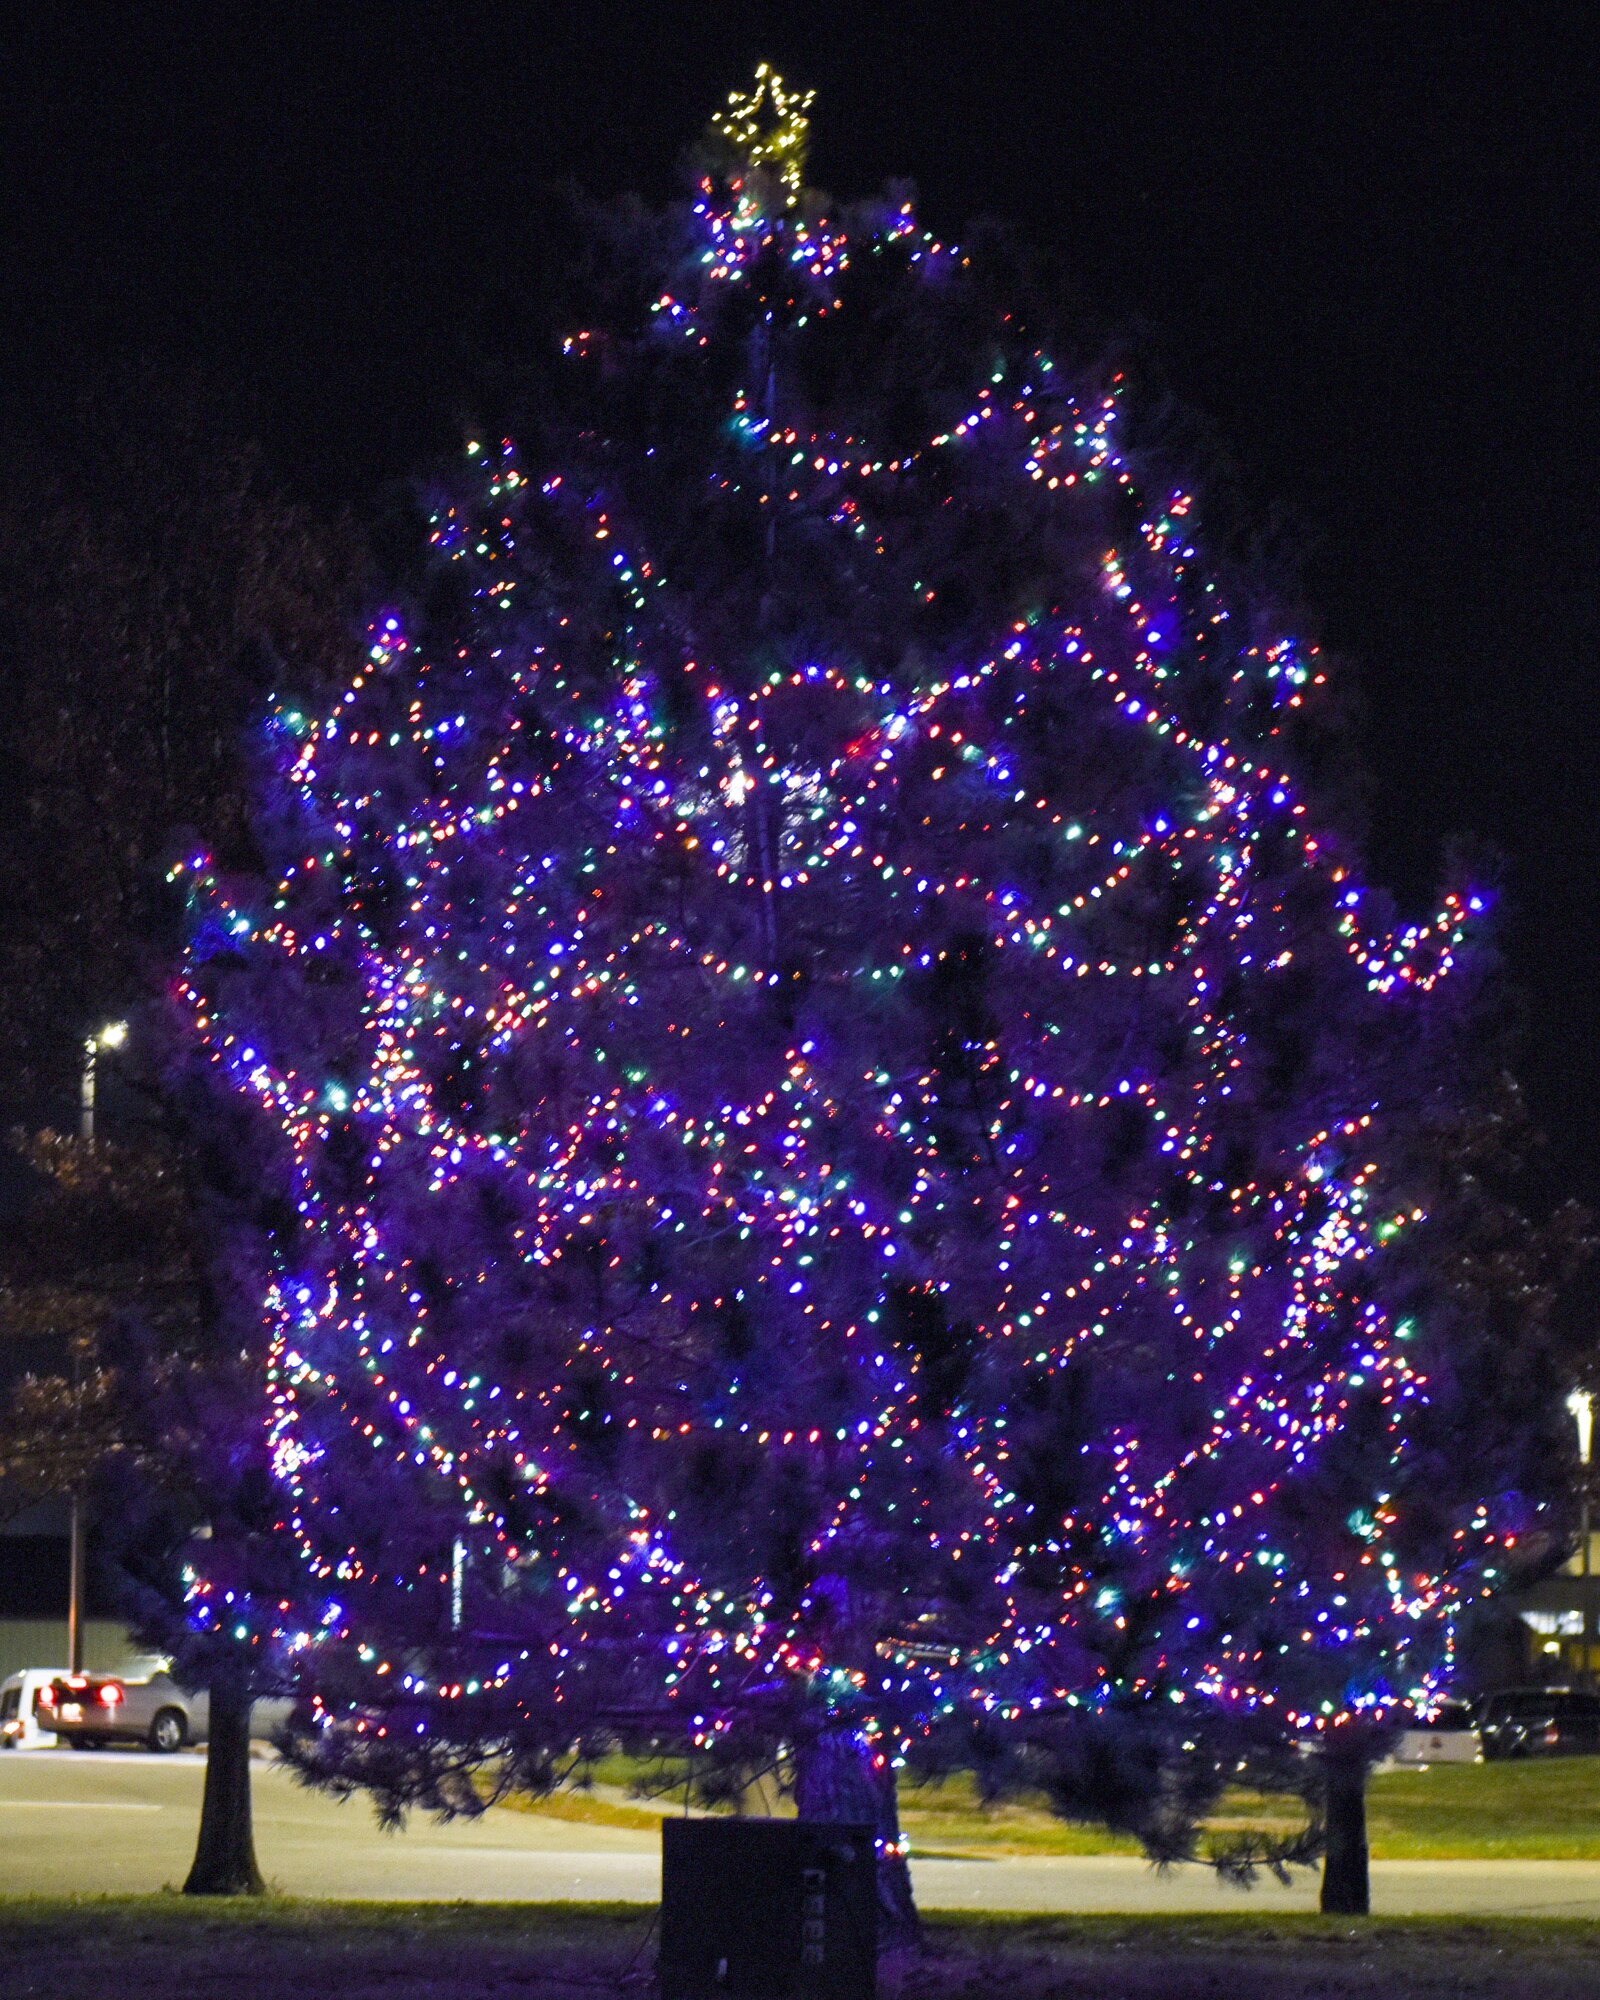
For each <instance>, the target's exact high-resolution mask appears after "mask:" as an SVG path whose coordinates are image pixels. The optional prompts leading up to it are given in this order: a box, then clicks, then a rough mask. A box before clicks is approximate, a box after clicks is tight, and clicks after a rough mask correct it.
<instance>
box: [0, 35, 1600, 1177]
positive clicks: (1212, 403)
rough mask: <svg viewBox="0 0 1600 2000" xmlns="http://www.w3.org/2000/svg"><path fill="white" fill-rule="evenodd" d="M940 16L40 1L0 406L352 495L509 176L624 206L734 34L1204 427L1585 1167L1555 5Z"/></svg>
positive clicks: (397, 473)
mask: <svg viewBox="0 0 1600 2000" xmlns="http://www.w3.org/2000/svg"><path fill="white" fill-rule="evenodd" d="M945 11H946V12H947V13H948V14H949V16H951V17H952V24H950V25H945V24H944V15H943V14H942V13H941V11H940V10H938V9H936V8H934V7H931V6H920V5H898V4H897V5H882V6H869V5H856V6H851V7H844V6H837V5H811V6H793V7H762V6H759V5H747V6H739V7H722V6H717V5H706V6H700V7H685V6H678V5H655V6H652V5H648V4H645V0H638V4H635V5H632V6H618V5H608V4H591V5H588V6H552V5H539V4H534V0H522V3H521V4H515V0H471V4H464V3H458V4H454V5H448V6H445V5H434V4H408V3H407V0H391V4H377V0H373V3H372V4H367V5H360V6H356V5H344V6H341V5H339V4H336V0H329V4H327V5H325V6H322V7H319V8H315V9H313V8H302V7H300V6H298V5H295V4H283V5H274V6H260V7H248V6H247V7H232V8H226V9H222V8H217V9H209V8H206V7H203V6H202V7H189V8H179V7H175V6H164V7H160V8H156V7H149V8H145V7H138V6H133V7H123V8H117V9H96V8H94V7H88V8H83V9H64V8H63V9H51V10H39V11H38V12H37V13H36V14H35V15H34V16H33V17H32V26H31V27H28V28H24V29H19V30H17V31H16V32H14V33H10V34H8V35H7V36H6V37H5V40H4V45H3V46H0V59H3V70H4V82H3V84H0V90H3V92H4V96H5V102H4V104H3V107H0V108H3V113H4V116H3V123H0V148H3V158H0V201H3V202H4V206H5V219H6V232H7V242H6V245H5V267H4V268H5V273H6V295H5V296H4V298H0V371H3V383H0V394H3V397H4V404H3V406H0V422H3V423H5V424H8V425H18V424H20V425H23V426H26V427H30V428H34V429H37V427H38V426H39V425H40V424H41V423H44V424H48V422H49V416H50V411H51V409H52V407H54V406H55V405H56V403H57V401H58V399H59V398H60V397H62V396H63V395H65V394H68V393H70V390H71V386H72V382H73V379H74V377H75V375H76V374H78V373H79V372H81V370H82V369H83V368H84V367H85V365H86V364H87V363H90V362H93V361H96V360H98V359H100V358H102V357H104V356H105V355H107V354H110V353H116V352H123V351H129V350H143V351H146V352H150V353H154V354H156V355H157V356H159V357H160V358H162V359H163V360H173V361H182V362H186V363H187V362H198V363H199V364H200V366H201V367H202V368H203V369H204V370H206V371H209V372H211V373H213V374H214V375H216V376H218V377H219V378H220V377H225V378H226V379H227V380H228V381H229V383H230V384H231V385H233V387H234V388H235V389H236V390H237V391H238V393H239V395H240V397H241V398H242V399H243V401H244V403H245V405H246V407H247V408H248V410H249V412H250V420H251V422H252V423H253V424H254V425H255V427H256V428H257V429H258V431H259V432H260V433H261V435H262V436H263V437H264V439H265V441H266V442H267V444H268V446H269V448H270V450H271V452H272V454H273V458H274V461H275V463H276V465H277V466H278V468H279V470H280V471H281V472H282V474H283V475H284V477H285V478H286V479H287V480H288V481H289V483H290V484H291V485H292V486H293V487H294V488H295V489H297V490H298V491H300V492H302V493H303V494H305V495H306V496H307V497H308V498H310V499H312V500H314V501H316V502H318V503H319V504H326V503H328V502H336V503H344V502H349V503H351V504H354V505H356V506H358V507H359V506H362V505H363V504H366V503H368V502H370V501H371V500H372V498H373V497H374V496H375V495H376V494H377V493H379V492H380V491H381V489H382V488H383V486H384V485H385V483H386V482H389V481H392V480H395V479H397V478H400V477H403V476H404V475H406V474H407V473H409V472H412V471H415V470H417V469H419V468H420V467H423V466H425V465H426V464H427V463H428V462H429V461H430V460H431V459H433V458H434V457H436V456H437V455H438V454H439V453H441V452H443V451H446V450H449V449H451V448H453V447H454V445H455V444H456V443H457V441H458V439H459V428H458V425H459V421H460V420H461V419H462V417H463V416H464V415H465V414H467V409H468V405H467V403H466V401H465V400H464V398H465V395H466V388H465V385H468V384H470V383H471V382H472V381H473V380H474V372H475V369H476V368H477V367H478V366H479V364H480V362H481V359H482V357H483V356H484V355H486V354H488V353H490V352H498V353H504V352H506V351H508V350H511V351H514V350H515V347H516V344H517V339H518V327H517V324H516V306H515V301H516V300H517V299H518V297H519V295H525V294H526V292H527V288H528V283H529V280H530V277H533V276H536V274H530V272H529V270H528V268H527V267H528V262H529V260H530V259H532V258H534V257H536V255H537V254H538V245H539V242H540V229H539V224H540V219H541V217H542V216H543V215H545V214H546V213H547V212H548V206H549V197H548V190H549V188H550V186H551V184H552V183H553V182H554V181H556V180H557V179H559V178H562V177H571V178H573V179H575V180H577V181H578V182H579V183H581V184H582V185H583V186H585V187H587V188H589V189H591V190H592V191H594V192H596V193H602V194H603V193H609V192H616V191H620V190H623V189H627V188H635V189H637V190H639V191H640V192H641V193H643V194H644V195H645V196H647V197H648V198H650V199H653V200H654V199H660V198H662V197H664V196H665V195H666V194H667V193H668V192H669V191H670V190H671V188H672V185H673V183H672V170H673V163H674V159H675V157H676V155H677V154H678V152H679V150H680V149H681V148H682V147H683V146H684V145H685V144H686V143H687V142H688V141H689V140H690V139H692V137H693V136H694V134H695V133H696V132H697V130H698V129H699V128H700V127H701V125H702V124H703V123H704V121H705V119H706V117H707V116H708V114H709V113H710V111H711V110H712V109H713V108H714V107H715V106H716V105H717V104H719V103H720V102H721V101H722V98H723V96H724V94H725V93H726V91H727V90H728V89H730V88H731V87H733V86H735V85H738V86H741V87H742V86H743V85H744V84H745V83H746V82H747V80H748V77H749V74H750V71H751V69H752V67H753V64H754V62H755V61H756V60H757V59H758V58H759V57H767V58H769V59H771V60H772V61H774V62H775V63H776V64H777V65H778V67H779V68H780V69H782V70H783V71H784V72H785V74H786V75H787V76H789V77H790V79H791V81H794V82H802V83H806V84H814V85H815V86H816V87H817V90H818V101H817V105H816V110H815V118H814V127H813V147H812V171H811V178H812V179H813V180H814V181H816V182H817V183H819V184H820V185H822V186H825V187H828V188H830V189H832V190H833V191H834V192H835V193H836V194H838V195H841V196H851V195H857V194H864V193H867V192H870V191H872V190H873V189H874V188H875V187H876V186H877V185H879V184H880V183H881V182H882V181H884V180H885V179H887V178H888V177H890V176H893V175H909V176H910V177H911V178H912V179H913V180H914V181H915V182H916V183H917V185H918V187H919V188H920V190H921V196H922V207H923V213H924V216H925V219H926V220H927V221H928V222H929V224H930V225H931V226H933V227H934V228H936V229H938V230H940V231H943V232H953V233H957V234H959V231H960V229H961V226H962V225H963V223H964V222H965V221H966V220H967V219H968V218H969V217H971V216H972V215H974V214H988V215H994V216H998V217H1001V218H1003V219H1005V220H1007V221H1010V222H1012V223H1014V224H1016V225H1017V226H1018V227H1019V228H1020V230H1021V231H1022V233H1023V234H1024V235H1025V236H1027V237H1029V238H1031V239H1032V240H1034V241H1035V242H1037V243H1039V244H1040V245H1042V246H1045V247H1046V248H1048V249H1050V250H1052V251H1054V252H1056V253H1057V254H1058V255H1059V257H1060V259H1061V261H1062V262H1063V264H1064V265H1065V267H1066V269H1067V270H1068V271H1069V272H1070V273H1071V274H1072V276H1073V279H1074V282H1075V284H1076V286H1077V287H1078V288H1079V289H1080V290H1081V293H1082V296H1083V297H1084V299H1085V300H1086V301H1088V302H1089V303H1090V304H1092V306H1093V307H1094V308H1095V310H1096V311H1097V312H1098V313H1099V314H1100V315H1102V316H1104V317H1105V318H1106V319H1107V320H1109V322H1110V323H1112V324H1113V325H1116V326H1119V327H1121V328H1123V329H1124V330H1126V331H1127V332H1128V333H1129V334H1130V335H1131V336H1132V338H1133V340H1134V342H1135V343H1136V345H1137V346H1138V347H1140V348H1141V349H1142V351H1143V352H1144V354H1145V355H1146V356H1147V357H1149V359H1150V360H1151V361H1152V362H1153V363H1154V366H1155V372H1157V373H1159V374H1160V375H1162V376H1164V378H1165V379H1166V381H1168V382H1169V383H1170V384H1171V385H1172V387H1173V388H1174V389H1175V390H1176V392H1177V393H1178V394H1179V395H1180V396H1181V397H1182V398H1183V399H1184V400H1185V401H1186V402H1187V403H1189V404H1191V405H1192V406H1193V407H1194V408H1195V409H1197V410H1198V411H1199V412H1200V413H1201V414H1202V415H1203V416H1204V417H1205V418H1207V419H1209V420H1210V422H1211V423H1212V425H1213V426H1214V428H1215V431H1216V434H1217V435H1218V436H1219V437H1220V438H1221V439H1222V440H1224V441H1225V443H1226V446H1227V448H1228V451H1229V454H1230V457H1231V460H1232V476H1233V482H1234V484H1235V485H1236V487H1237V489H1238V490H1239V491H1240V492H1242V494H1243V495H1244V497H1245V501H1246V504H1247V506H1248V508H1249V509H1250V510H1251V511H1252V512H1253V513H1254V515H1255V516H1256V517H1257V518H1258V519H1259V520H1260V521H1261V522H1262V523H1264V524H1267V525H1268V526H1270V527H1272V528H1273V530H1274V532H1275V534H1276V535H1277V536H1278V538H1279V539H1284V538H1287V540H1288V542H1290V543H1292V545H1294V546H1295V547H1297V548H1298V549H1299V550H1300V551H1301V552H1302V554H1303V559H1304V560H1303V575H1302V586H1303V591H1304V595H1305V597H1306V598H1307V600H1308V601H1309V602H1310V604H1311V605H1313V606H1314V607H1315V611H1316V620H1317V624H1318V626H1319V628H1320V630H1319V634H1318V636H1320V637H1321V638H1322V639H1323V640H1324V641H1325V642H1326V643H1327V644H1328V645H1329V646H1330V647H1331V648H1332V649H1333V651H1334V652H1335V654H1336V655H1338V656H1340V657H1341V658H1342V659H1343V661H1344V662H1345V668H1344V670H1345V671H1346V672H1347V673H1349V674H1351V675H1353V676H1354V677H1355V679H1356V681H1357V683H1358V684H1359V687H1360V690H1361V692H1362V694H1363V696H1364V705H1365V720H1364V723H1363V729H1364V741H1365V750H1366V756H1367V761H1368V763H1369V765H1370V767H1371V770H1372V774H1373V778H1374V786H1373V800H1372V814H1371V834H1370V847H1371V865H1372V871H1373V873H1374V874H1375V875H1376V876H1378V877H1379V878H1380V879H1382V880H1386V881H1388V882H1390V883H1391V884H1393V885H1394V886H1395V887H1396V889H1397V890H1398V891H1399V892H1400V893H1401V895H1402V897H1403V898H1405V899H1406V900H1407V902H1408V903H1409V904H1411V905H1412V906H1414V907H1416V908H1419V909H1420V908H1421V907H1423V906H1424V905H1425V903H1426V900H1427V897H1428V894H1429V892H1430V890H1431V888H1432V886H1433V884H1434V883H1435V881H1436V880H1437V879H1438V877H1439V874H1440V871H1441V869H1442V867H1443V865H1444V855H1445V852H1446V849H1447V847H1448V844H1449V842H1450V841H1451V839H1452V838H1454V837H1456V836H1463V835H1465V836H1482V837H1487V838H1488V839H1490V840H1492V841H1494V842H1496V843H1498V844H1499V846H1500V847H1501V848H1503V849H1504V850H1505V852H1506V854H1507V855H1508V857H1509V862H1510V868H1509V875H1508V884H1507V895H1506V900H1505V914H1506V919H1507V930H1506V938H1507V950H1508V956H1509V960H1510V965H1511V971H1512V974H1513V976H1514V978H1515V979H1516V981H1517V982H1518V984H1519V986H1520V987H1521V989H1522V991H1523V994H1524V998H1525V1015H1526V1022H1527V1028H1526V1045H1525V1050H1524V1054H1523V1058H1522V1069H1523V1072H1524V1075H1525V1076H1526V1079H1527V1081H1528V1084H1529V1087H1530V1093H1531V1095H1532V1097H1533V1101H1534V1105H1535V1109H1536V1111H1537V1112H1538V1114H1539V1116H1540V1118H1541V1119H1542V1121H1543V1123H1544V1124H1545V1125H1546V1127H1547V1128H1548V1129H1549V1131H1550V1133H1551V1135H1552V1139H1553V1142H1554V1151H1553V1157H1554V1160H1555V1162H1556V1164H1557V1167H1558V1169H1559V1175H1560V1178H1561V1179H1562V1180H1563V1181H1564V1182H1565V1183H1567V1184H1569V1185H1571V1186H1573V1187H1574V1188H1576V1189H1577V1190H1578V1191H1580V1192H1583V1193H1585V1194H1586V1195H1588V1196H1589V1198H1591V1199H1594V1198H1595V1197H1597V1196H1600V1170H1597V1166H1596V1159H1595V1151H1594V1147H1593V1144H1592V1138H1591V1134H1592V1131H1593V1128H1594V1124H1595V1119H1596V1114H1597V1112H1600V1065H1597V1063H1596V1059H1595V1055H1594V1051H1593V1041H1594V1027H1595V1008H1594V1001H1593V995H1594V991H1595V986H1596V980H1597V975H1600V952H1597V948H1596V926H1597V920H1600V879H1597V878H1600V843H1597V840H1596V832H1595V792H1596V786H1595V780H1594V775H1593V774H1594V767H1595V759H1596V750H1597V724H1596V713H1595V704H1596V692H1597V672H1596V658H1595V655H1596V638H1597V631H1596V626H1597V619H1596V589H1595V571H1596V561H1595V541H1596V528H1595V522H1594V515H1595V507H1596V501H1595V488H1596V484H1597V479H1600V451H1597V445H1600V436H1597V425H1596V411H1595V385H1594V356H1595V353H1596V334H1597V331H1600V328H1597V324H1596V319H1597V314H1596V306H1595V296H1596V294H1597V292H1600V285H1597V283H1596V273H1595V270H1594V265H1595V248H1596V242H1595V227H1594V217H1595V213H1596V204H1597V199H1600V172H1597V160H1596V141H1595V137H1594V133H1595V130H1596V127H1597V125H1600V118H1597V117H1596V115H1595V109H1594V102H1593V87H1594V78H1595V75H1596V73H1597V68H1600V65H1597V56H1600V46H1597V40H1596V37H1595V36H1594V34H1593V32H1592V30H1591V28H1590V26H1589V22H1590V20H1591V18H1592V10H1590V9H1588V8H1581V7H1574V8H1570V9H1567V8H1561V7H1556V6H1539V5H1533V6H1522V7H1510V6H1505V7H1500V6H1495V7H1490V6H1487V5H1483V6H1478V7H1471V6H1469V7H1465V8H1455V7H1451V8H1446V7H1442V6H1440V7H1434V6H1424V5H1421V4H1397V5H1389V6H1384V7H1381V8H1373V7H1364V6H1360V5H1355V4H1346V5H1342V6H1319V5H1309V6H1291V5H1288V4H1283V5H1276V6H1266V7H1256V8H1231V7H1227V6H1222V5H1218V4H1215V0H1205V4H1202V0H1194V4H1191V5H1187V6H1181V7H1164V6H1151V5H1140V6H1134V5H1106V4H1077V5H1074V4H1070V0H1061V4H1057V5H1055V6H1053V7H1041V8H1037V9H1035V8H1029V7H1011V6H1005V5H985V6H981V7H975V6H967V7H962V8H960V9H959V10H958V9H953V8H952V9H949V10H945ZM47 15H51V16H56V17H58V18H56V19H54V20H50V19H48V18H46V16H47Z"/></svg>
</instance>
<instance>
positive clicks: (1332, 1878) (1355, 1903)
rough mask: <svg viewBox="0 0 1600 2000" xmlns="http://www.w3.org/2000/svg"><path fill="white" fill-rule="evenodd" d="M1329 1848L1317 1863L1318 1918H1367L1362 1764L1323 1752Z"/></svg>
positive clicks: (1355, 1757)
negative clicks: (1319, 1867) (1319, 1878)
mask: <svg viewBox="0 0 1600 2000" xmlns="http://www.w3.org/2000/svg"><path fill="white" fill-rule="evenodd" d="M1323 1770H1324V1773H1325V1784H1326V1787H1327V1789H1326V1793H1325V1801H1326V1803H1325V1810H1326V1814H1327V1828H1328V1846H1327V1852H1326V1853H1325V1855H1324V1857H1323V1862H1322V1914H1323V1915H1324V1916H1325V1917H1366V1916H1370V1915H1371V1914H1372V1885H1371V1880H1370V1876H1369V1872H1368V1866H1367V1760H1366V1758H1365V1757H1363V1756H1360V1755H1359V1754H1357V1753H1355V1752H1352V1751H1349V1750H1325V1751H1324V1752H1323Z"/></svg>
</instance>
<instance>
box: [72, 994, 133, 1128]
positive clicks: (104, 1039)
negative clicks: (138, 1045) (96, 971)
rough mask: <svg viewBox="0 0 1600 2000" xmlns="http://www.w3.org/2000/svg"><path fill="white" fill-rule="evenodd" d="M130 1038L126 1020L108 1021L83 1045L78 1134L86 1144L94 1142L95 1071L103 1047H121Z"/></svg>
mask: <svg viewBox="0 0 1600 2000" xmlns="http://www.w3.org/2000/svg"><path fill="white" fill-rule="evenodd" d="M127 1039H128V1024H127V1022H126V1021H107V1023H106V1024H105V1026H104V1027H103V1028H98V1029H96V1031H95V1032H94V1033H93V1034H92V1035H90V1036H89V1038H88V1039H87V1041H85V1043H84V1045H83V1081H82V1083H81V1085H80V1086H79V1092H78V1136H79V1138H80V1139H82V1141H83V1142H84V1144H85V1145H86V1146H92V1145H93V1144H94V1072H95V1062H96V1059H97V1057H98V1056H99V1054H100V1051H101V1050H102V1049H120V1048H121V1047H122V1045H123V1043H124V1042H125V1041H126V1040H127Z"/></svg>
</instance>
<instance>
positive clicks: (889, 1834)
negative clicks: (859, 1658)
mask: <svg viewBox="0 0 1600 2000" xmlns="http://www.w3.org/2000/svg"><path fill="white" fill-rule="evenodd" d="M794 1767H795V1784H794V1802H795V1808H796V1810H797V1811H798V1813H799V1815H800V1817H801V1818H802V1819H822V1820H843V1821H845V1822H847V1823H854V1824H856V1825H866V1826H870V1827H871V1828H872V1829H873V1833H874V1835H875V1837H876V1839H877V1844H878V1942H879V1944H880V1946H882V1947H883V1948H885V1949H888V1950H892V1949H893V1948H894V1947H895V1946H897V1945H907V1944H915V1943H916V1942H917V1940H918V1938H919V1937H920V1936H921V1926H920V1924H919V1923H918V1920H917V1905H916V1902H915V1900H914V1898H913V1896H912V1894H911V1869H910V1867H909V1866H908V1864H907V1862H906V1856H905V1849H904V1847H903V1845H902V1843H901V1839H900V1806H899V1800H898V1799H897V1797H896V1794H895V1776H894V1768H893V1766H892V1765H890V1764H889V1763H888V1762H887V1761H885V1762H884V1764H883V1765H882V1766H881V1768H880V1767H879V1766H878V1765H877V1763H876V1762H875V1760H874V1757H873V1754H872V1752H871V1751H870V1750H869V1749H868V1748H867V1746H866V1744H865V1743H864V1742H863V1741H862V1739H861V1737H860V1736H858V1735H857V1734H856V1733H855V1731H854V1730H827V1731H822V1732H819V1733H818V1734H817V1735H815V1736H812V1737H810V1738H808V1739H807V1740H806V1741H804V1742H797V1743H796V1744H795V1746H794Z"/></svg>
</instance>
